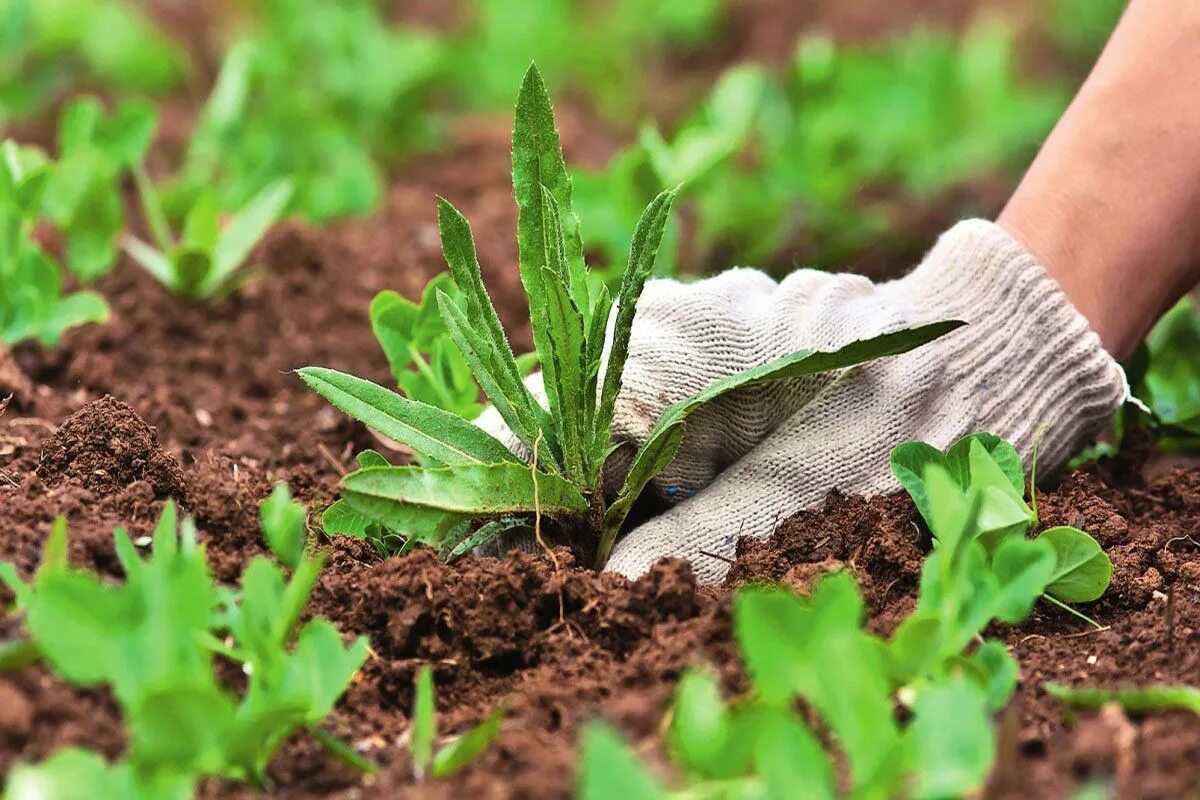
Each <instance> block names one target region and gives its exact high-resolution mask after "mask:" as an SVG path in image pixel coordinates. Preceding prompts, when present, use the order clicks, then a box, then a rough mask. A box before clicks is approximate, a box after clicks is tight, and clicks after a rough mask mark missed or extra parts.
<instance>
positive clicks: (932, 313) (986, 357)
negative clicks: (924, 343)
mask: <svg viewBox="0 0 1200 800" xmlns="http://www.w3.org/2000/svg"><path fill="white" fill-rule="evenodd" d="M881 288H882V289H883V290H884V291H888V292H896V293H897V294H898V295H900V296H902V297H904V298H906V299H907V301H908V302H909V303H910V307H911V308H913V309H914V310H915V311H916V314H917V316H918V317H919V318H921V319H926V320H930V321H932V320H935V319H947V318H953V319H961V320H964V321H965V322H967V323H968V325H967V326H966V327H965V328H962V329H960V330H959V331H955V332H954V333H952V334H950V335H949V336H948V337H947V339H946V343H945V344H946V349H945V351H944V357H945V358H948V359H950V363H951V364H952V365H953V370H954V371H955V372H956V373H957V376H958V380H960V381H962V382H963V383H965V384H966V385H968V386H970V387H971V388H972V391H973V392H974V393H975V394H974V396H973V397H972V401H973V404H974V405H975V407H976V414H977V418H978V419H983V420H991V421H992V424H994V425H995V426H996V430H997V431H1007V432H1009V433H1008V435H1009V436H1010V437H1011V438H1012V440H1013V441H1014V443H1015V444H1017V445H1018V447H1019V448H1021V449H1024V450H1028V449H1030V448H1031V447H1032V442H1033V439H1034V437H1035V435H1036V433H1037V431H1038V430H1039V429H1043V428H1044V429H1045V433H1044V435H1043V438H1042V441H1041V447H1040V457H1041V458H1042V459H1043V463H1044V465H1045V466H1047V467H1049V468H1051V469H1053V468H1054V467H1056V466H1059V465H1061V464H1062V463H1063V462H1065V461H1066V459H1068V458H1069V457H1070V456H1071V455H1072V454H1073V453H1074V452H1075V451H1076V450H1077V449H1078V448H1080V447H1082V446H1083V445H1085V444H1087V443H1088V442H1089V441H1090V440H1092V439H1093V438H1094V437H1095V436H1096V435H1098V434H1099V433H1100V432H1101V431H1102V430H1103V429H1104V427H1105V425H1106V424H1107V423H1108V421H1109V420H1110V419H1111V417H1112V415H1113V414H1114V413H1115V412H1116V410H1117V409H1118V408H1119V407H1120V406H1121V403H1122V402H1123V401H1124V400H1126V399H1127V398H1128V396H1129V389H1128V383H1127V381H1126V379H1125V373H1124V370H1122V369H1121V367H1120V365H1119V364H1118V363H1117V362H1116V360H1115V359H1113V358H1112V356H1110V355H1109V354H1108V352H1107V351H1105V349H1104V347H1103V346H1102V345H1101V343H1100V337H1099V336H1098V335H1097V334H1096V333H1095V331H1093V330H1092V329H1091V327H1090V325H1089V324H1088V321H1087V319H1085V318H1084V316H1083V315H1082V314H1080V313H1079V311H1078V310H1077V309H1076V308H1075V306H1074V305H1072V303H1071V301H1070V300H1069V299H1068V298H1067V296H1066V295H1065V294H1064V293H1063V291H1062V290H1061V289H1060V288H1059V286H1058V284H1057V283H1056V282H1055V281H1054V279H1053V278H1051V277H1050V276H1049V275H1048V274H1047V272H1046V270H1045V269H1044V268H1043V267H1042V266H1041V264H1039V263H1038V261H1037V259H1035V258H1034V257H1033V256H1032V255H1031V254H1030V253H1029V252H1028V251H1026V250H1025V248H1023V247H1022V246H1021V245H1020V244H1019V243H1018V242H1017V241H1016V240H1015V239H1013V238H1012V237H1011V236H1010V235H1008V233H1006V232H1005V231H1004V230H1003V229H1002V228H1000V227H999V226H998V225H996V224H994V223H992V222H987V221H984V220H968V221H966V222H961V223H959V224H958V225H955V226H954V227H953V228H951V229H950V230H949V231H947V232H946V233H945V234H943V235H942V237H941V238H940V239H939V240H938V242H937V244H936V245H935V246H934V248H933V249H932V250H931V251H930V252H929V254H928V256H926V258H925V260H924V261H923V262H922V263H921V265H920V266H919V267H917V268H916V269H915V270H914V271H913V272H912V273H910V274H909V275H907V276H906V277H904V278H901V279H899V280H896V281H893V282H892V283H890V284H888V285H887V286H885V287H881ZM1024 455H1025V456H1026V463H1028V455H1029V453H1028V452H1025V453H1024Z"/></svg>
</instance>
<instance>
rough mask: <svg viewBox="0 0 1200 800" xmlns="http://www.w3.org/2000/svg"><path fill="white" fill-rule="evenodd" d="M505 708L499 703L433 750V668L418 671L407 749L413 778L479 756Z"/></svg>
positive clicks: (453, 768) (445, 771)
mask: <svg viewBox="0 0 1200 800" xmlns="http://www.w3.org/2000/svg"><path fill="white" fill-rule="evenodd" d="M506 711H507V709H506V708H505V706H504V705H500V706H498V707H497V708H496V710H495V711H493V712H492V713H491V714H488V716H487V718H486V719H484V721H483V722H481V723H479V724H478V725H476V726H475V727H474V728H472V729H471V730H469V731H467V732H466V733H464V734H462V735H460V736H457V737H455V738H454V739H452V740H451V741H449V742H448V743H446V744H445V745H443V746H442V747H440V748H437V749H436V750H435V748H434V744H435V742H436V740H437V711H436V708H435V703H434V693H433V670H432V669H430V668H429V667H428V666H424V667H421V669H420V671H418V672H417V681H416V695H415V697H414V701H413V716H412V727H411V728H410V729H409V742H408V750H409V753H410V754H411V756H412V771H413V777H414V778H416V779H417V780H418V781H421V780H424V779H425V778H427V777H432V778H443V777H445V776H447V775H453V774H454V773H455V772H458V771H459V770H460V769H462V768H463V767H465V766H467V765H468V764H470V763H471V762H472V761H474V760H475V759H476V758H478V757H479V756H480V755H481V754H482V753H483V751H484V750H486V749H487V747H488V745H490V744H491V743H492V742H493V741H494V740H495V739H496V737H497V736H499V735H500V723H501V722H502V721H503V719H504V714H505V713H506Z"/></svg>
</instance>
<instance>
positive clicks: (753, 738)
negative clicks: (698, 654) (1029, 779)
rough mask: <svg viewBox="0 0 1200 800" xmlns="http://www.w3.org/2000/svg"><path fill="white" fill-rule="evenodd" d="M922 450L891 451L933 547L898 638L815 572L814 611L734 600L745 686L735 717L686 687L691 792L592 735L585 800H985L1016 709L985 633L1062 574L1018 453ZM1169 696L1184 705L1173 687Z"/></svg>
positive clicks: (775, 593) (1019, 614)
mask: <svg viewBox="0 0 1200 800" xmlns="http://www.w3.org/2000/svg"><path fill="white" fill-rule="evenodd" d="M926 447H927V446H924V445H922V446H921V447H920V448H917V447H913V446H912V445H911V443H910V445H902V446H900V447H898V448H896V450H895V451H894V452H893V458H892V461H893V465H895V464H896V463H897V462H898V461H899V462H900V463H902V464H905V465H907V466H906V467H904V468H903V469H905V470H911V474H910V472H909V471H906V472H905V473H904V480H907V481H909V482H910V483H911V484H912V486H913V487H916V491H915V492H914V497H918V496H919V497H920V498H921V499H920V500H918V507H921V508H922V509H923V510H928V511H929V512H930V514H931V517H932V519H931V522H930V527H931V528H932V529H933V530H934V533H935V536H937V537H938V538H937V539H936V546H935V548H934V550H933V552H932V553H930V555H929V557H928V558H927V560H926V563H925V566H924V568H923V569H922V571H921V581H920V592H919V596H918V600H917V607H916V609H915V611H913V613H912V614H910V615H909V616H908V617H906V618H905V619H904V620H903V621H901V623H900V625H899V627H898V628H897V630H896V632H895V633H894V634H893V636H892V638H891V639H890V640H883V639H880V638H877V637H876V636H875V635H873V634H871V633H868V632H867V631H865V630H864V629H863V623H864V620H865V617H866V609H865V607H864V603H863V600H862V598H861V596H860V595H859V593H858V590H857V587H856V586H855V584H854V580H853V578H852V577H851V576H850V575H849V574H847V573H844V572H843V573H834V574H830V575H825V576H823V577H822V578H821V579H820V580H819V581H818V583H817V585H816V587H815V588H814V590H813V592H812V595H811V597H810V598H806V599H801V598H799V597H797V596H796V595H794V594H792V593H791V592H789V591H787V590H785V589H782V588H772V587H751V588H745V589H742V590H740V591H739V592H738V593H737V594H736V595H735V596H734V601H733V612H734V613H733V629H734V635H735V637H736V639H737V642H738V647H739V650H740V651H741V654H742V658H743V660H744V661H745V664H746V671H747V673H748V674H749V676H750V682H751V690H750V692H749V694H748V695H747V696H745V697H743V698H739V699H737V700H736V701H734V702H732V703H729V704H726V703H725V702H724V701H722V699H721V692H720V688H719V686H718V684H717V682H716V680H715V678H714V677H713V676H712V675H711V674H710V673H709V672H707V671H705V670H700V669H692V670H689V671H688V672H686V673H685V674H684V675H683V677H682V678H681V679H680V682H679V686H678V688H677V690H676V695H675V703H674V706H673V708H672V710H671V713H670V717H669V719H670V727H669V736H668V744H669V745H670V747H669V750H670V753H671V755H672V756H673V757H674V760H675V762H676V763H677V765H678V766H679V768H680V769H679V773H680V774H681V775H682V776H683V781H682V785H681V786H679V787H678V789H675V790H666V789H664V788H662V787H661V786H660V785H659V784H658V783H657V782H656V781H655V780H654V779H653V778H652V777H651V776H650V775H649V774H648V773H647V772H646V771H645V769H644V768H643V767H642V766H641V765H640V764H639V763H638V761H637V759H636V757H635V756H633V755H632V754H631V753H630V752H629V751H628V749H627V748H626V747H625V745H624V744H623V743H622V742H621V741H620V738H619V736H618V735H617V734H616V733H615V732H613V731H612V730H611V729H609V728H607V727H605V726H603V725H600V724H598V723H596V724H593V725H592V726H591V727H590V728H589V729H588V730H587V731H586V732H585V735H584V743H583V756H582V769H581V779H580V795H581V796H582V797H583V798H585V800H592V799H593V798H594V799H595V800H599V798H602V797H611V796H613V792H612V787H613V786H618V787H621V788H620V790H619V793H620V794H623V795H625V796H630V797H638V798H666V797H678V798H685V797H687V798H694V797H767V798H792V797H805V798H833V797H839V796H846V797H855V798H863V797H869V798H885V797H912V798H942V797H964V796H974V795H975V794H976V793H978V792H979V790H980V789H981V788H982V786H983V784H984V781H985V780H986V778H987V775H988V772H989V771H990V769H991V765H992V761H993V759H994V758H995V752H996V732H995V726H994V724H993V722H992V715H993V714H994V713H996V712H998V711H1000V710H1001V709H1002V708H1004V707H1005V706H1006V705H1007V704H1008V702H1009V700H1010V699H1011V697H1012V694H1013V691H1014V690H1015V688H1016V685H1017V673H1018V669H1017V663H1016V661H1015V660H1014V659H1013V657H1012V656H1011V655H1010V654H1009V652H1008V650H1007V649H1006V648H1005V647H1004V645H1003V644H1002V643H1001V642H998V641H993V640H983V639H982V638H981V634H982V631H983V630H984V628H985V627H986V626H987V625H988V624H989V623H990V622H992V621H993V620H1001V621H1004V622H1008V623H1010V624H1016V623H1019V622H1021V621H1023V620H1024V619H1025V618H1026V617H1027V616H1028V614H1029V611H1030V609H1031V608H1032V607H1033V604H1034V602H1035V601H1036V600H1037V598H1038V597H1039V596H1041V595H1042V593H1043V592H1044V591H1046V590H1047V587H1049V586H1054V585H1055V584H1056V583H1057V582H1058V581H1059V580H1061V579H1062V578H1064V577H1066V576H1065V575H1060V574H1059V573H1060V571H1061V569H1060V568H1061V564H1060V562H1058V561H1056V558H1055V555H1056V549H1055V546H1054V545H1052V544H1050V543H1049V542H1047V541H1045V540H1029V539H1025V538H1024V536H1023V534H1024V531H1025V527H1026V525H1025V520H1026V519H1027V518H1028V515H1026V514H1018V513H1017V512H1018V511H1019V510H1020V509H1017V508H1015V507H1014V506H1013V504H1012V502H1011V497H1012V492H1013V491H1015V490H1014V489H1013V486H1012V484H1013V482H1014V481H1017V482H1019V481H1021V480H1022V473H1021V464H1020V460H1019V459H1018V458H1017V456H1016V452H1015V451H1014V450H1012V448H1011V447H1010V446H1009V445H1007V444H1006V443H1004V442H1001V441H1000V440H999V439H997V438H996V437H993V436H988V435H986V434H979V435H975V436H971V437H966V438H964V439H963V440H962V441H961V442H959V443H956V445H955V446H954V447H952V448H950V450H949V451H947V453H946V454H944V455H943V454H942V453H940V452H938V451H936V450H933V449H932V448H928V450H926V449H924V448H926ZM929 451H932V452H931V453H930V452H929ZM914 475H915V476H919V477H918V479H917V480H915V481H914V478H913V476H914ZM1001 481H1002V482H1003V483H1001ZM906 485H908V484H906ZM1021 485H1022V486H1023V484H1021ZM1006 486H1007V488H1006ZM910 491H912V489H911V488H910ZM1019 499H1020V497H1019V496H1018V500H1019ZM1018 530H1019V532H1020V535H1018V534H1017V533H1016V531H1018ZM1081 570H1082V571H1083V572H1087V571H1088V570H1087V568H1086V567H1082V566H1081ZM1079 578H1080V576H1079V575H1078V574H1077V575H1075V579H1076V580H1075V583H1081V581H1079ZM1082 582H1086V581H1082ZM1069 585H1072V584H1070V583H1065V584H1060V585H1059V588H1060V589H1063V587H1064V586H1069ZM1064 591H1065V593H1067V594H1071V595H1073V596H1074V595H1075V593H1074V592H1072V591H1070V590H1069V589H1065V590H1064ZM1170 697H1171V699H1172V700H1173V701H1179V700H1180V695H1179V693H1178V692H1176V693H1174V694H1172V695H1170ZM797 700H803V701H804V708H805V709H806V710H807V711H808V713H804V714H802V713H800V712H798V710H797V702H796V701H797ZM900 706H902V707H904V708H905V709H906V713H903V714H898V713H897V708H898V707H900ZM814 726H815V729H814ZM833 746H836V752H838V753H839V754H840V755H841V756H842V759H840V760H839V759H837V758H835V756H834V755H833V753H832V752H830V751H831V750H833Z"/></svg>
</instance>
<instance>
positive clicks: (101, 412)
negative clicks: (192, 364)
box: [37, 395, 187, 502]
mask: <svg viewBox="0 0 1200 800" xmlns="http://www.w3.org/2000/svg"><path fill="white" fill-rule="evenodd" d="M37 475H38V477H39V478H41V479H42V480H43V481H44V482H45V483H46V484H47V485H49V486H57V485H59V484H61V483H63V482H64V481H68V480H72V481H77V482H78V483H79V484H80V485H82V486H84V487H85V488H87V489H90V490H91V491H93V492H96V493H97V494H100V495H102V496H109V495H114V494H117V493H119V492H121V491H123V490H124V489H126V488H127V487H128V486H130V485H131V484H133V483H135V482H137V481H146V482H147V483H149V484H150V486H151V487H153V489H154V494H155V496H156V497H159V498H173V499H176V500H179V501H181V502H184V501H186V499H187V489H186V486H185V484H184V480H183V469H182V468H181V467H180V466H179V462H178V461H176V460H175V458H174V457H173V456H172V455H170V454H169V453H167V452H166V451H165V450H163V449H162V447H161V446H160V445H159V443H158V431H157V430H155V429H154V428H152V427H150V426H149V425H147V424H146V422H145V421H144V420H143V419H142V418H141V417H139V416H138V415H137V412H135V411H134V410H133V408H131V407H130V406H128V405H126V404H125V403H122V402H121V401H119V400H116V399H114V398H113V397H111V396H109V395H105V396H104V397H102V398H100V399H99V400H95V401H93V402H91V403H88V404H87V405H86V406H84V407H83V408H81V409H79V410H78V411H76V412H75V413H74V414H72V415H71V416H70V418H68V419H67V421H66V422H64V423H63V424H62V425H61V426H60V427H59V429H58V430H57V431H56V432H55V434H54V436H53V437H51V439H50V441H49V443H48V444H47V445H46V447H45V449H43V450H42V459H41V462H40V463H39V464H38V467H37Z"/></svg>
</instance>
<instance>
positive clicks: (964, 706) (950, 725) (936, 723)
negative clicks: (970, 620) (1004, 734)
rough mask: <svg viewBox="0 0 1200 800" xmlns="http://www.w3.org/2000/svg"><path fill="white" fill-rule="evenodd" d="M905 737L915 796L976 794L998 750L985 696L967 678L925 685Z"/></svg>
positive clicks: (917, 700)
mask: <svg viewBox="0 0 1200 800" xmlns="http://www.w3.org/2000/svg"><path fill="white" fill-rule="evenodd" d="M905 738H906V740H907V761H908V765H909V769H910V770H912V772H913V773H914V776H915V778H916V790H915V792H914V795H913V796H914V797H916V798H944V797H963V796H966V795H970V794H972V793H973V792H975V791H976V790H978V789H979V788H980V787H982V786H983V782H984V780H985V779H986V778H987V774H988V770H989V769H991V765H992V760H993V759H994V758H995V753H996V740H995V739H996V737H995V733H994V731H993V729H992V721H991V715H990V714H989V713H988V708H987V698H986V695H985V694H984V692H983V690H982V689H980V688H979V687H978V686H976V685H975V684H973V683H971V682H970V681H968V680H966V679H965V678H957V679H953V680H951V681H949V682H947V683H944V684H930V685H928V686H926V687H924V688H923V689H921V691H920V692H919V693H918V694H917V698H916V701H915V702H914V704H913V720H912V723H911V724H910V725H909V726H908V728H907V730H906V731H905Z"/></svg>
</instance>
